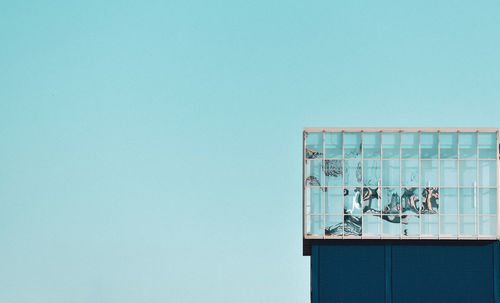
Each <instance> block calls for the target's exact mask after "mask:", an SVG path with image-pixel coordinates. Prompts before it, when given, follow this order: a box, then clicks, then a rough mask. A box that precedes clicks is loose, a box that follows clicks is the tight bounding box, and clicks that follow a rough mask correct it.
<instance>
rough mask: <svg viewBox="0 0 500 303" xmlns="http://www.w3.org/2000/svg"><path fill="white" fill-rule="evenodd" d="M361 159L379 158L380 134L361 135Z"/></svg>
mask: <svg viewBox="0 0 500 303" xmlns="http://www.w3.org/2000/svg"><path fill="white" fill-rule="evenodd" d="M363 158H365V159H375V158H380V133H363Z"/></svg>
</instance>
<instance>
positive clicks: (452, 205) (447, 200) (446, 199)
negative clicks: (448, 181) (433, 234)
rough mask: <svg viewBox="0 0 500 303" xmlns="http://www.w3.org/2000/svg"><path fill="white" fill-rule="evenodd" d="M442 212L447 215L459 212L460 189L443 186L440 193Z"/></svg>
mask: <svg viewBox="0 0 500 303" xmlns="http://www.w3.org/2000/svg"><path fill="white" fill-rule="evenodd" d="M439 200H440V203H439V204H440V205H439V206H440V207H439V208H440V213H441V214H446V215H456V214H458V189H457V188H441V192H440V194H439Z"/></svg>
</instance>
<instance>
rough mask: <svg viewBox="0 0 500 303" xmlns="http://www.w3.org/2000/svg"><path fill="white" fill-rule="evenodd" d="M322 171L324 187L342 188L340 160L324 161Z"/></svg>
mask: <svg viewBox="0 0 500 303" xmlns="http://www.w3.org/2000/svg"><path fill="white" fill-rule="evenodd" d="M323 171H324V173H325V184H326V186H342V172H343V168H342V160H325V162H324V164H323Z"/></svg>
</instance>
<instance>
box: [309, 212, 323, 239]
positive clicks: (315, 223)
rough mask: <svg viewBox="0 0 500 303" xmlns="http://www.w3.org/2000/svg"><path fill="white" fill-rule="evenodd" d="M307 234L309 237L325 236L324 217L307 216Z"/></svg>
mask: <svg viewBox="0 0 500 303" xmlns="http://www.w3.org/2000/svg"><path fill="white" fill-rule="evenodd" d="M306 232H307V235H308V236H323V216H307V218H306Z"/></svg>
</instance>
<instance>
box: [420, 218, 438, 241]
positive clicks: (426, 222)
mask: <svg viewBox="0 0 500 303" xmlns="http://www.w3.org/2000/svg"><path fill="white" fill-rule="evenodd" d="M438 228H439V218H438V216H437V215H422V227H421V229H422V235H426V236H437V235H438V232H439V229H438Z"/></svg>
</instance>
